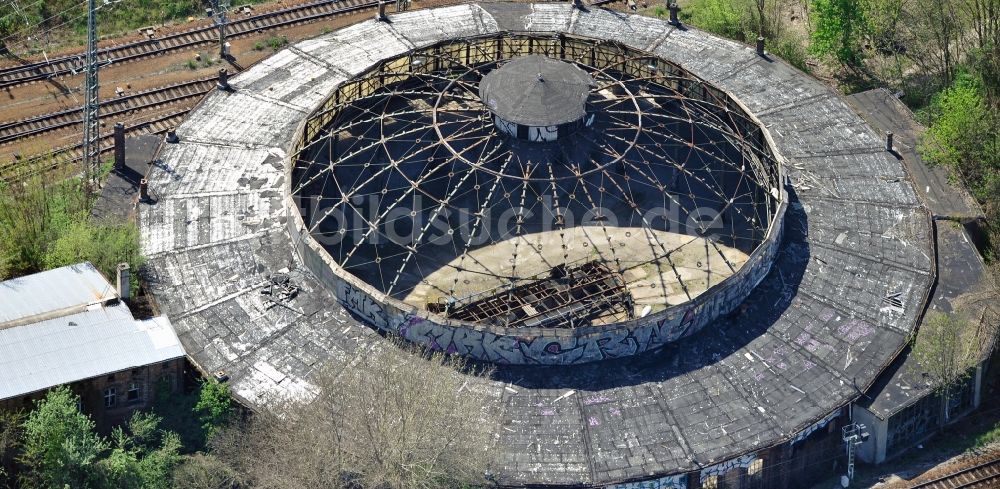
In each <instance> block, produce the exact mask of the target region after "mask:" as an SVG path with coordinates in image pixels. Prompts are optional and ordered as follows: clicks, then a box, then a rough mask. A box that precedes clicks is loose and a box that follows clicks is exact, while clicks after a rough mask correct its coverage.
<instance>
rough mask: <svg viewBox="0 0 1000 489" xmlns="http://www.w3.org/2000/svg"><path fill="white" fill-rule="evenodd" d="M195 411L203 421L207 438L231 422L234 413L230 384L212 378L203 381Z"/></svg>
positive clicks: (203, 428) (202, 424)
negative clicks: (230, 418)
mask: <svg viewBox="0 0 1000 489" xmlns="http://www.w3.org/2000/svg"><path fill="white" fill-rule="evenodd" d="M194 411H195V413H197V414H198V419H199V420H200V421H201V426H202V430H203V431H204V433H205V438H206V439H208V438H211V437H212V435H214V434H215V432H216V431H217V430H218V429H219V428H221V427H223V426H225V425H226V423H228V422H229V417H230V416H231V415H232V412H233V399H232V397H230V395H229V386H228V385H226V384H223V383H221V382H216V381H215V380H211V379H209V380H205V381H203V382H202V384H201V391H200V392H199V395H198V403H197V404H195V406H194Z"/></svg>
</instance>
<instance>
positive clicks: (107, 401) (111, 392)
mask: <svg viewBox="0 0 1000 489" xmlns="http://www.w3.org/2000/svg"><path fill="white" fill-rule="evenodd" d="M117 402H118V389H115V388H114V387H108V388H107V389H104V407H106V408H113V407H115V404H116V403H117Z"/></svg>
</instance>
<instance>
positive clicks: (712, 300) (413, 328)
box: [320, 235, 854, 365]
mask: <svg viewBox="0 0 1000 489" xmlns="http://www.w3.org/2000/svg"><path fill="white" fill-rule="evenodd" d="M779 243H780V235H779V236H777V237H776V239H775V240H773V241H770V242H768V243H767V244H766V245H765V246H766V248H764V249H763V252H762V253H760V254H758V255H756V256H754V257H753V258H752V259H751V260H750V261H749V262H747V263H746V264H745V265H744V267H743V268H742V269H741V270H740V271H739V272H738V273H737V274H735V275H734V276H732V277H731V278H730V279H729V280H727V281H726V282H723V284H722V285H721V286H720V287H718V288H713V289H711V290H710V291H709V292H707V293H706V294H703V295H702V296H700V297H698V298H696V299H695V300H694V302H693V303H692V304H689V305H686V306H684V307H683V308H680V309H678V308H672V309H668V310H666V311H663V312H661V313H658V314H655V315H651V316H650V317H646V318H642V319H640V320H634V321H632V322H628V323H623V324H620V325H618V326H617V327H613V328H608V329H603V330H601V329H598V330H596V331H594V332H591V333H587V334H580V335H573V336H569V335H565V334H560V335H556V332H555V331H553V332H552V334H551V335H550V334H548V332H543V333H542V334H536V335H534V336H532V335H511V334H502V332H491V331H488V330H480V329H473V328H468V327H461V326H453V325H447V324H440V323H438V322H436V321H433V320H430V319H428V318H427V317H426V316H424V315H421V314H424V313H422V312H414V311H413V310H408V311H403V310H400V309H398V308H397V307H395V306H394V305H393V304H391V303H383V302H380V301H377V300H375V299H374V298H373V297H372V295H371V292H368V291H366V290H365V289H363V288H362V287H359V286H356V285H353V284H351V283H350V282H348V281H346V280H344V279H343V278H341V277H331V278H333V281H334V289H335V290H336V294H337V297H338V299H339V300H340V301H341V302H342V303H343V304H344V306H345V307H346V308H347V309H348V310H350V311H351V312H353V313H354V314H357V315H358V316H359V317H361V318H362V319H363V320H364V321H365V322H367V323H369V324H371V325H372V326H375V327H377V328H379V329H381V330H384V331H387V332H390V333H394V334H398V335H399V336H401V337H403V338H405V339H407V340H409V341H412V342H414V343H419V344H421V345H425V346H427V347H428V348H431V349H434V350H438V351H444V352H448V353H452V354H459V355H464V356H468V357H471V358H475V359H477V360H483V361H487V362H493V363H500V364H518V365H523V364H546V365H569V364H576V363H586V362H594V361H599V360H604V359H610V358H620V357H626V356H630V355H635V354H638V353H642V352H645V351H649V350H653V349H656V348H659V347H661V346H663V345H665V344H667V343H670V342H673V341H676V340H679V339H681V338H684V337H687V336H690V335H692V334H694V333H696V332H698V331H700V330H701V329H702V328H704V327H705V326H706V325H708V324H710V323H711V322H712V321H715V320H716V319H717V318H719V317H720V316H723V315H726V314H729V313H730V312H732V311H733V310H734V309H735V308H736V307H738V306H739V304H741V303H742V302H743V301H744V300H746V298H747V296H749V295H750V292H751V291H752V290H753V288H754V287H755V286H756V285H757V284H758V283H759V282H760V281H761V280H763V278H764V277H765V276H766V275H767V274H768V272H769V271H770V268H771V267H770V265H771V263H772V262H773V260H774V256H775V255H776V253H777V251H778V248H779ZM320 276H321V277H323V278H326V277H327V276H328V275H326V274H322V275H320ZM851 331H854V330H853V329H852V330H851ZM498 333H500V334H498Z"/></svg>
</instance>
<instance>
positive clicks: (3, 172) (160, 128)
mask: <svg viewBox="0 0 1000 489" xmlns="http://www.w3.org/2000/svg"><path fill="white" fill-rule="evenodd" d="M190 110H191V109H180V110H175V111H171V112H168V113H166V114H162V115H160V116H157V117H155V118H153V119H150V120H147V121H144V122H139V123H136V124H133V125H127V126H125V134H126V135H129V136H137V135H142V134H163V133H166V132H167V131H169V130H171V129H173V128H175V127H177V125H178V124H180V123H181V121H183V120H184V116H186V115H187V113H188V111H190ZM100 148H101V155H102V156H104V155H107V154H111V153H113V152H114V150H115V148H114V135H113V134H112V133H109V134H107V135H105V136H102V137H101V141H100ZM81 160H83V143H82V142H80V143H76V144H71V145H67V146H62V147H59V148H55V149H53V150H51V151H49V152H48V153H46V154H42V155H35V156H32V157H30V158H28V159H26V160H20V159H15V160H11V161H6V162H0V181H4V182H18V181H23V180H25V179H27V178H30V177H32V176H35V175H39V174H43V173H46V172H48V171H49V170H55V169H57V168H60V167H64V166H67V165H71V164H73V163H77V162H80V161H81Z"/></svg>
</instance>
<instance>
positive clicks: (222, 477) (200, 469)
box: [171, 453, 239, 489]
mask: <svg viewBox="0 0 1000 489" xmlns="http://www.w3.org/2000/svg"><path fill="white" fill-rule="evenodd" d="M171 477H172V480H173V485H174V487H177V488H182V489H231V488H234V487H237V485H236V483H237V481H238V480H239V477H238V475H237V474H236V472H235V471H234V470H233V469H232V467H230V466H229V465H227V464H226V463H225V462H223V461H222V460H219V458H218V457H216V456H215V455H213V454H206V453H196V454H194V455H191V456H189V457H185V458H184V459H183V460H182V461H181V463H180V464H179V465H178V466H177V467H176V468H175V469H174V472H173V474H171Z"/></svg>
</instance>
